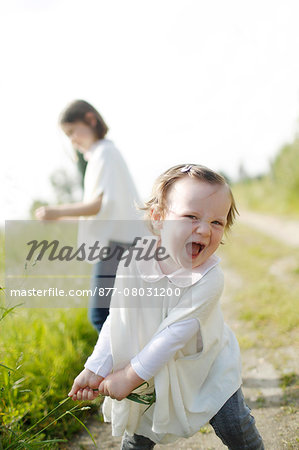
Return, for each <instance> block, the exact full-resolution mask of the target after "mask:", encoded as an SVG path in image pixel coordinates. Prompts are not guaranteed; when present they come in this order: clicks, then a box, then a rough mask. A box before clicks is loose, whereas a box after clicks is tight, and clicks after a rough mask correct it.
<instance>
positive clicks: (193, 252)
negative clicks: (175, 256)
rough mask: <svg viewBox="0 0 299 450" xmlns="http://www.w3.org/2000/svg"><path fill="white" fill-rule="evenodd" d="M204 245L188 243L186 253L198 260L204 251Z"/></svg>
mask: <svg viewBox="0 0 299 450" xmlns="http://www.w3.org/2000/svg"><path fill="white" fill-rule="evenodd" d="M204 247H205V246H204V245H202V244H200V243H199V242H188V244H187V245H186V251H187V254H188V255H189V256H191V257H192V258H196V257H197V256H198V255H199V254H200V252H201V251H202V250H203V249H204Z"/></svg>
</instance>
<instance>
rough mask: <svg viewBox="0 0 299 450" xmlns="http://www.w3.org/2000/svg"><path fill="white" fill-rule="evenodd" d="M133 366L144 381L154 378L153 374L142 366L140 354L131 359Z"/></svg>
mask: <svg viewBox="0 0 299 450" xmlns="http://www.w3.org/2000/svg"><path fill="white" fill-rule="evenodd" d="M131 366H132V367H133V369H134V370H135V372H136V373H137V375H138V376H139V377H140V378H142V379H143V380H144V381H148V380H150V379H151V378H152V376H153V375H152V374H151V373H150V372H148V371H147V370H146V369H145V368H144V367H143V366H142V364H141V362H140V361H139V358H138V355H136V356H135V357H134V358H133V359H131Z"/></svg>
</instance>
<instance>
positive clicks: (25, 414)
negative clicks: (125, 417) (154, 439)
mask: <svg viewBox="0 0 299 450" xmlns="http://www.w3.org/2000/svg"><path fill="white" fill-rule="evenodd" d="M3 256H4V250H3V235H2V234H1V233H0V265H1V285H2V286H3V269H4V262H3V259H4V258H3ZM1 319H2V320H1ZM0 327H1V341H0V363H1V366H0V426H1V428H0V449H1V448H3V449H5V448H7V447H9V446H10V447H9V448H23V447H16V446H15V444H13V445H12V443H13V442H19V441H18V437H20V436H24V439H25V438H26V439H25V440H26V441H27V444H28V447H27V448H30V447H29V441H30V439H31V438H32V436H34V435H36V434H37V436H38V440H39V441H40V440H42V442H43V444H42V448H44V447H46V446H47V445H50V447H51V448H56V446H57V445H58V444H57V443H55V442H53V441H52V442H49V443H47V442H46V441H48V440H51V439H54V438H55V439H65V438H68V437H70V436H71V435H72V434H73V433H74V432H75V431H76V430H78V429H79V428H80V427H81V424H80V423H79V422H78V420H77V419H76V418H75V417H74V416H72V414H71V413H70V412H69V411H70V408H72V407H74V405H73V404H72V401H67V402H65V403H64V404H61V405H60V402H61V401H62V400H63V399H65V398H66V397H67V393H68V392H69V389H70V387H71V385H72V383H73V380H74V377H75V376H77V375H78V373H79V372H80V371H81V370H82V367H83V363H84V361H85V360H86V357H87V356H88V355H89V354H90V353H91V350H92V348H93V345H94V343H95V341H96V337H97V335H96V332H95V331H94V330H93V329H92V327H91V326H90V324H89V323H88V320H87V318H86V310H83V309H76V308H74V309H50V308H49V309H29V308H22V306H18V307H16V308H12V309H7V308H6V307H5V305H4V295H3V291H2V292H1V293H0ZM90 406H92V407H93V408H94V409H95V408H96V405H95V404H91V405H90ZM77 409H78V408H77V407H76V406H75V410H77ZM49 413H50V414H49ZM80 414H82V415H81V416H80V417H82V418H83V419H84V416H85V414H86V412H84V410H83V411H82V413H80ZM59 416H62V417H61V419H60V420H59V421H56V420H57V418H58V417H59ZM50 424H51V426H48V425H50ZM31 427H32V429H31ZM30 429H31V430H30ZM28 431H29V432H28ZM27 444H26V445H27ZM11 445H12V446H11ZM18 445H21V444H20V442H19V444H18ZM24 445H25V444H24ZM24 448H26V447H24ZM40 448H41V447H40Z"/></svg>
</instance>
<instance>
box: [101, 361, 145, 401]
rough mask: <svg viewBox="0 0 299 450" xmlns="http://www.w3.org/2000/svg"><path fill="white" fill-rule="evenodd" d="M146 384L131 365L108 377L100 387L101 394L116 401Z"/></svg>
mask: <svg viewBox="0 0 299 450" xmlns="http://www.w3.org/2000/svg"><path fill="white" fill-rule="evenodd" d="M142 383H144V380H143V379H142V378H140V377H139V376H138V375H137V373H136V372H135V371H134V369H133V368H132V366H131V364H129V365H128V366H127V367H125V368H124V369H122V370H118V371H117V372H114V373H112V374H110V375H108V376H107V377H106V378H105V379H104V380H103V381H102V383H101V384H100V386H99V388H98V389H99V393H100V394H102V395H108V396H109V397H111V398H114V399H116V400H122V399H124V398H126V397H127V396H128V395H129V394H130V393H131V392H132V391H133V390H134V389H135V388H137V387H138V386H140V385H141V384H142Z"/></svg>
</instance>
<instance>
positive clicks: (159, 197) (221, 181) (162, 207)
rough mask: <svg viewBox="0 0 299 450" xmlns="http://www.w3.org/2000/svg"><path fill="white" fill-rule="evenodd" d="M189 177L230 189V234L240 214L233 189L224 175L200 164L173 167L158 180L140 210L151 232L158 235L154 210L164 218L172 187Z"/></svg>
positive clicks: (227, 225) (228, 217)
mask: <svg viewBox="0 0 299 450" xmlns="http://www.w3.org/2000/svg"><path fill="white" fill-rule="evenodd" d="M187 176H189V177H192V178H197V179H198V180H200V181H205V182H206V183H210V184H218V185H221V186H224V185H225V186H227V187H228V190H229V193H230V197H231V207H230V209H229V212H228V215H227V222H226V225H225V231H226V232H228V231H229V230H230V228H231V226H232V224H233V223H234V220H235V217H236V214H238V210H237V207H236V203H235V199H234V196H233V193H232V191H231V188H230V186H229V185H228V183H227V181H226V180H225V178H224V177H223V176H222V175H220V174H219V173H217V172H214V171H213V170H211V169H208V168H207V167H205V166H201V165H198V164H179V165H177V166H173V167H171V168H170V169H168V170H166V172H164V173H162V174H161V175H160V176H159V177H158V178H157V179H156V181H155V183H154V186H153V189H152V194H151V197H150V198H149V200H148V201H147V202H145V206H144V207H143V208H140V209H141V210H144V211H145V219H146V220H147V223H148V226H149V228H150V230H151V232H152V233H154V234H156V231H155V229H154V227H153V225H152V221H151V219H152V212H153V210H155V211H158V212H159V213H160V214H161V215H162V217H163V216H164V214H165V212H166V210H167V204H166V198H167V193H168V191H169V189H170V187H171V186H172V185H173V184H174V183H175V182H176V181H177V180H179V179H180V178H183V177H187Z"/></svg>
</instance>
